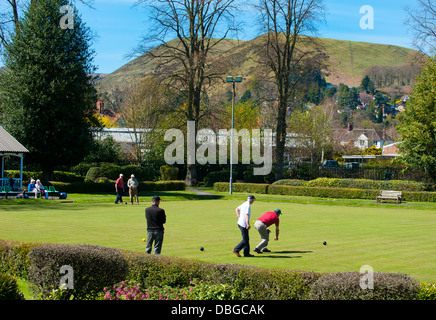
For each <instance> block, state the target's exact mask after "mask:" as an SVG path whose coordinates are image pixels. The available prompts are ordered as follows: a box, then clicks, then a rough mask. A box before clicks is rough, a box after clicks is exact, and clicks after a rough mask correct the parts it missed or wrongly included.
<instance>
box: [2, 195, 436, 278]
mask: <svg viewBox="0 0 436 320" xmlns="http://www.w3.org/2000/svg"><path fill="white" fill-rule="evenodd" d="M161 196H162V198H163V199H164V200H163V202H162V203H161V207H162V208H164V209H165V211H166V213H167V223H166V226H165V228H166V230H165V238H164V245H163V250H162V254H165V255H171V256H179V257H188V258H193V259H201V260H204V261H209V262H217V263H238V264H247V265H254V266H261V267H270V268H286V269H294V270H311V271H317V272H339V271H359V270H360V268H361V267H362V266H363V265H370V266H371V267H372V268H373V269H374V271H376V272H377V271H383V272H402V273H407V274H409V275H411V276H413V277H415V278H416V279H417V280H419V281H432V282H436V270H435V269H434V266H435V265H436V246H435V245H434V244H435V243H436V232H435V228H436V206H435V205H434V204H417V203H405V204H402V205H395V204H375V201H358V200H353V201H351V200H340V199H336V200H335V201H333V199H313V198H302V197H299V198H297V197H294V198H292V199H291V198H289V197H285V196H275V197H274V196H266V195H257V198H258V200H257V201H256V202H255V203H254V204H253V207H252V220H255V219H256V218H257V217H259V216H260V215H261V214H262V213H263V212H265V211H267V210H274V209H275V208H280V209H281V210H282V212H283V215H282V217H281V225H280V237H279V241H274V240H273V235H274V227H272V228H271V229H272V234H271V235H272V236H271V241H270V245H269V249H270V250H272V252H271V253H268V254H262V255H257V254H256V257H254V258H237V257H236V256H235V255H234V254H233V253H232V249H233V247H234V246H235V245H236V244H237V243H238V242H239V241H240V238H241V236H240V232H239V229H238V228H237V225H236V215H235V208H236V207H237V206H238V205H239V204H241V203H242V202H243V201H244V199H245V195H244V194H235V195H233V196H228V195H224V194H222V196H223V197H222V198H221V199H207V200H203V199H202V197H199V196H196V195H195V194H194V193H192V192H173V193H171V192H167V193H164V194H163V195H161ZM114 198H115V197H114V196H113V195H79V194H71V195H69V197H68V199H67V200H69V201H73V203H62V202H60V201H52V200H35V199H28V200H0V221H1V223H0V239H7V240H14V241H24V242H48V243H69V244H79V243H81V244H85V243H86V244H94V245H102V246H107V247H114V248H124V249H132V250H144V248H145V243H144V242H142V239H143V238H145V237H146V222H145V216H144V209H145V207H146V206H148V205H149V204H150V199H151V195H150V194H147V195H143V196H141V204H140V205H139V206H136V205H133V206H132V205H129V204H128V205H115V204H113V201H114ZM126 200H127V198H126ZM250 238H251V241H250V242H251V246H252V248H254V247H255V245H256V244H257V243H258V242H259V241H260V237H259V235H258V233H257V231H256V230H255V229H254V228H253V229H251V231H250ZM323 241H326V242H327V245H323ZM200 247H204V249H205V250H204V251H200Z"/></svg>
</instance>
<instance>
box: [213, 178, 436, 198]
mask: <svg viewBox="0 0 436 320" xmlns="http://www.w3.org/2000/svg"><path fill="white" fill-rule="evenodd" d="M213 189H214V190H215V191H221V192H226V191H228V190H229V183H227V182H217V183H215V184H214V186H213ZM232 190H233V191H235V192H245V193H258V194H280V195H288V196H309V197H319V198H342V199H372V200H375V199H376V197H377V195H378V194H379V193H380V189H377V190H372V189H356V188H332V187H305V186H291V185H278V184H271V185H265V184H259V185H256V184H250V183H234V184H233V185H232ZM402 198H403V200H404V201H419V202H435V201H436V192H427V191H403V195H402Z"/></svg>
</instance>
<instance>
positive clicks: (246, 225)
mask: <svg viewBox="0 0 436 320" xmlns="http://www.w3.org/2000/svg"><path fill="white" fill-rule="evenodd" d="M255 199H256V198H255V197H254V196H252V195H250V196H248V198H247V201H245V202H244V203H243V204H241V205H240V206H239V207H237V208H236V216H237V217H238V227H239V230H241V234H242V240H241V242H239V244H238V245H237V246H236V247H235V248H234V249H233V253H234V254H236V255H237V256H238V257H240V256H241V255H240V254H239V252H240V251H241V250H243V252H244V257H254V255H252V254H250V238H249V236H248V230H250V218H251V205H252V204H253V202H254V200H255Z"/></svg>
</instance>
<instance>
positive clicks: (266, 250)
mask: <svg viewBox="0 0 436 320" xmlns="http://www.w3.org/2000/svg"><path fill="white" fill-rule="evenodd" d="M262 252H271V250H268V249H267V248H265V249H263V250H262Z"/></svg>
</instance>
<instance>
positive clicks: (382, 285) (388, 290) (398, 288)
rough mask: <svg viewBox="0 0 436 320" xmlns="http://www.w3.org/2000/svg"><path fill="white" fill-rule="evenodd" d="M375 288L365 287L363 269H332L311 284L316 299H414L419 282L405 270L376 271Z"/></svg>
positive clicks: (313, 298) (313, 297) (312, 293)
mask: <svg viewBox="0 0 436 320" xmlns="http://www.w3.org/2000/svg"><path fill="white" fill-rule="evenodd" d="M373 276H374V278H373V289H371V288H366V289H362V288H361V286H360V281H361V279H362V274H360V273H359V272H340V273H331V274H327V275H324V276H322V277H320V278H319V279H318V280H317V281H316V282H315V283H314V284H313V285H312V287H311V291H310V296H309V298H310V299H312V300H414V299H416V298H417V295H418V291H419V282H418V281H416V280H415V279H413V278H411V277H409V276H408V275H405V274H399V273H381V272H374V273H373Z"/></svg>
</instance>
